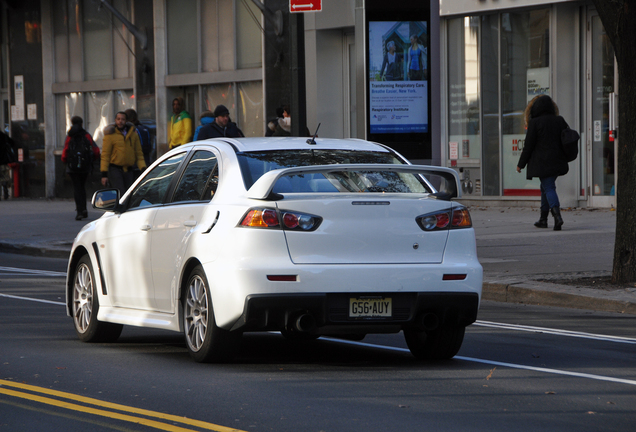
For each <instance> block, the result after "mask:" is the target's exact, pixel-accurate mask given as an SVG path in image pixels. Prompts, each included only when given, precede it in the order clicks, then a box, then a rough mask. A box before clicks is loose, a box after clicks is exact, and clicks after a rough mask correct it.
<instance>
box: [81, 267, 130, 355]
mask: <svg viewBox="0 0 636 432" xmlns="http://www.w3.org/2000/svg"><path fill="white" fill-rule="evenodd" d="M72 311H73V324H74V325H75V332H76V333H77V336H78V337H79V339H80V340H81V341H82V342H115V341H116V340H117V339H118V338H119V335H120V334H121V331H122V329H123V328H124V326H123V325H121V324H112V323H105V322H101V321H98V320H97V312H98V311H99V299H98V298H97V293H96V292H95V276H94V275H93V266H92V265H91V259H90V258H89V256H88V255H84V256H83V257H82V258H80V260H79V262H78V263H77V267H75V275H74V276H73V306H72Z"/></svg>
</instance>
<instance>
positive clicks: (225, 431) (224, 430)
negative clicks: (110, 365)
mask: <svg viewBox="0 0 636 432" xmlns="http://www.w3.org/2000/svg"><path fill="white" fill-rule="evenodd" d="M2 386H6V387H14V388H19V389H22V390H27V391H31V392H34V393H41V394H46V395H49V396H55V397H58V398H64V399H69V400H73V401H77V402H82V403H85V404H90V405H96V406H98V407H102V408H108V409H114V410H118V411H124V412H129V413H134V414H138V415H144V416H147V417H154V418H158V419H162V420H169V421H173V422H177V423H181V424H185V425H189V426H196V427H199V428H203V429H207V430H212V431H216V432H245V431H241V430H239V429H234V428H229V427H225V426H220V425H216V424H213V423H207V422H203V421H199V420H192V419H188V418H185V417H179V416H175V415H171V414H164V413H160V412H157V411H150V410H145V409H140V408H133V407H129V406H126V405H120V404H115V403H111V402H104V401H101V400H99V399H93V398H88V397H84V396H78V395H75V394H72V393H65V392H61V391H57V390H50V389H46V388H43V387H37V386H32V385H29V384H22V383H16V382H13V381H7V380H1V379H0V393H2V394H6V395H8V396H14V397H18V398H23V399H29V400H32V401H35V402H40V403H44V404H47V405H53V406H58V407H61V408H66V409H70V410H74V411H82V412H86V413H89V414H94V415H99V416H104V417H110V418H114V419H118V420H124V421H128V422H132V423H138V424H143V425H146V426H151V427H154V428H156V429H161V430H166V431H171V432H178V431H184V432H185V431H191V429H184V428H181V427H177V426H173V425H168V424H166V423H160V422H158V421H155V420H148V419H144V418H141V417H133V416H130V415H125V414H119V413H115V412H111V411H105V410H101V409H95V408H90V407H85V406H82V405H76V404H72V403H68V402H62V401H59V400H56V399H52V398H47V397H42V396H37V395H33V394H30V393H23V392H18V391H14V390H8V389H3V388H2Z"/></svg>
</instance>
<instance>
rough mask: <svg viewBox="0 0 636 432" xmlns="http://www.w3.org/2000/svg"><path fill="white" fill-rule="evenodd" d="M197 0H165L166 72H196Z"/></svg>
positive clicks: (197, 60)
mask: <svg viewBox="0 0 636 432" xmlns="http://www.w3.org/2000/svg"><path fill="white" fill-rule="evenodd" d="M197 12H198V11H197V0H167V1H166V19H167V33H168V73H169V74H184V73H196V72H198V63H199V57H198V54H197V50H198V44H197V40H198V39H199V38H198V36H197V35H198V33H197V20H198V16H199V14H198V13H197Z"/></svg>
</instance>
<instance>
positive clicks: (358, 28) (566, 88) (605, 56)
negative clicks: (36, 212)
mask: <svg viewBox="0 0 636 432" xmlns="http://www.w3.org/2000/svg"><path fill="white" fill-rule="evenodd" d="M256 1H258V0H256ZM372 3H373V4H374V5H375V6H373V7H375V9H373V11H374V13H375V14H376V15H377V14H378V9H377V8H378V6H377V4H378V3H379V2H375V1H374V0H373V1H372V0H322V11H321V12H316V13H305V14H304V15H303V18H304V19H303V24H304V32H303V35H304V42H303V47H304V54H305V55H304V65H301V66H302V68H303V71H304V81H305V89H306V103H305V106H304V109H305V112H306V124H307V127H308V129H309V130H310V131H311V132H312V133H313V132H314V131H315V130H316V128H317V127H318V125H320V129H319V136H322V137H334V138H348V137H358V138H367V137H368V132H369V114H368V113H369V97H368V95H369V93H368V89H369V81H370V80H372V78H370V77H371V76H372V74H371V73H370V65H369V63H370V61H369V52H370V51H369V40H370V38H369V34H368V33H369V26H368V21H369V17H370V16H371V12H370V11H371V7H370V5H371V4H372ZM404 3H405V4H408V5H410V6H411V7H412V8H416V9H417V8H419V7H420V6H421V8H422V9H426V10H427V11H428V13H429V14H428V15H427V18H426V19H425V20H422V21H421V22H425V23H426V24H425V27H424V28H425V29H426V31H427V44H428V83H429V93H430V94H429V98H428V100H427V101H426V103H427V104H428V105H427V110H428V112H429V116H430V117H429V118H430V130H429V132H428V135H427V138H426V139H427V140H428V141H427V143H424V145H428V146H430V151H428V152H424V153H418V152H416V151H414V152H411V150H412V149H415V148H417V146H418V145H420V144H421V143H419V142H414V143H412V145H410V146H406V147H404V148H406V149H407V156H408V157H409V158H410V159H412V160H413V161H414V162H417V163H431V164H435V165H443V166H449V167H453V168H455V169H457V171H458V172H459V174H460V177H461V179H462V189H463V193H464V201H467V202H469V203H475V204H483V205H523V206H538V204H539V183H538V180H534V181H527V180H526V179H525V175H523V174H517V173H516V171H515V167H516V162H517V160H518V157H519V154H520V152H521V150H522V148H523V140H524V138H525V124H524V117H523V111H524V109H525V107H526V105H527V103H528V101H529V100H530V99H531V98H532V97H534V96H535V95H537V94H549V95H550V96H551V97H553V99H554V100H555V101H556V103H557V104H558V107H559V111H560V114H561V115H563V117H564V118H565V119H566V121H567V122H568V123H569V125H570V126H571V127H572V128H573V129H577V130H578V131H580V133H581V143H580V144H581V148H580V153H579V158H578V159H577V160H576V161H574V162H571V163H570V172H569V173H568V174H567V175H566V176H563V177H560V178H559V180H558V182H557V186H558V191H559V196H560V198H561V201H562V206H563V207H570V206H571V207H585V206H591V207H610V206H613V205H615V198H614V193H615V187H614V185H615V181H616V178H615V173H616V169H615V165H616V163H615V162H616V161H615V154H616V152H615V146H616V145H617V141H613V140H612V138H611V137H610V131H612V130H614V129H615V128H616V125H612V124H611V122H612V121H613V120H614V118H617V116H615V115H614V114H616V113H615V109H616V108H615V101H616V98H617V93H618V91H617V89H618V83H617V78H616V67H615V59H614V54H613V51H612V47H611V44H610V43H609V40H608V38H607V36H606V35H605V34H604V30H603V26H602V24H601V22H600V19H599V17H598V15H597V14H596V12H595V10H594V8H593V6H592V4H591V2H586V1H569V0H564V1H555V0H552V1H545V0H523V1H518V0H497V1H495V0H485V1H480V0H457V1H453V2H440V1H438V0H431V1H430V2H426V3H424V2H420V1H419V0H418V1H416V0H408V1H406V2H404ZM264 5H265V7H267V8H268V9H269V12H267V13H263V12H262V11H261V10H260V8H259V7H258V5H257V4H256V3H255V1H254V0H111V1H108V2H107V1H106V0H102V1H95V0H24V1H21V2H17V1H5V2H3V3H2V17H1V18H2V19H1V25H2V32H1V33H0V37H1V38H2V39H1V44H2V56H1V58H2V64H1V70H0V94H1V95H2V98H3V104H2V106H0V115H2V116H3V118H4V120H5V125H6V129H7V131H8V132H9V133H10V134H11V136H12V137H13V138H14V140H16V141H17V142H18V144H17V145H18V146H19V147H20V148H21V149H22V151H21V154H22V158H23V165H22V167H21V171H20V172H19V173H18V175H20V182H21V184H22V186H23V187H22V188H21V191H20V192H21V193H20V195H21V196H31V197H70V196H71V194H72V188H71V185H70V180H69V179H68V178H67V177H66V175H65V173H64V167H63V165H62V163H61V161H60V155H61V152H62V148H63V144H64V139H65V136H66V131H67V130H68V129H69V127H70V118H71V117H72V116H74V115H79V116H81V117H82V118H83V119H84V127H85V128H86V129H87V130H88V131H89V132H90V133H91V134H92V135H93V137H94V139H95V141H96V142H97V143H98V145H101V140H102V137H103V132H102V131H103V128H104V126H106V125H108V124H111V123H113V121H114V117H115V113H116V112H118V111H122V110H125V109H127V108H134V109H136V110H137V112H138V114H139V118H140V119H141V121H142V123H144V124H147V125H149V126H151V128H152V130H153V131H154V132H155V136H156V153H157V154H162V153H163V152H165V151H166V150H167V142H168V137H167V130H168V122H169V117H170V114H171V102H172V100H173V99H174V98H175V97H177V96H181V97H183V98H184V100H185V105H186V106H185V108H186V110H187V111H188V112H189V113H190V115H191V116H192V118H193V121H194V124H195V125H197V124H198V122H199V117H200V114H201V113H202V112H203V111H205V110H213V109H214V107H215V106H216V105H218V104H224V105H226V106H227V107H228V108H229V110H230V114H231V117H232V119H233V120H234V121H236V122H237V123H238V125H239V127H240V128H241V129H242V130H243V132H244V133H245V134H246V135H247V136H263V135H264V134H265V128H266V124H267V120H268V119H270V118H271V117H273V116H275V112H274V111H275V107H276V106H278V105H280V103H282V102H285V101H287V102H288V101H289V100H290V98H286V95H285V93H284V92H285V89H286V88H288V87H285V84H286V83H285V81H287V80H288V79H291V78H289V75H288V74H287V75H285V74H284V73H283V74H282V75H280V74H279V75H274V76H275V78H271V77H272V75H270V74H269V72H268V70H270V69H271V68H273V67H277V66H280V65H282V66H280V67H282V68H283V69H285V68H287V69H289V66H287V65H288V63H286V62H288V57H289V51H288V50H287V49H288V47H287V45H285V43H283V42H281V41H282V40H283V39H284V38H285V37H289V32H288V30H287V29H288V28H289V27H287V24H288V21H289V16H290V14H289V10H288V9H287V8H288V2H287V1H286V0H266V1H265V2H264ZM380 7H381V6H380ZM386 7H387V8H389V9H391V8H392V7H391V5H387V6H386ZM393 9H394V8H393ZM416 9H411V12H412V11H414V10H416ZM277 10H282V11H283V12H284V13H283V14H282V15H283V23H284V25H283V30H282V31H281V32H279V33H280V34H279V33H274V32H272V31H270V30H268V29H271V26H272V25H273V20H272V16H274V17H275V15H274V13H272V12H276V11H277ZM380 12H381V11H380ZM404 15H405V16H404V17H403V18H401V17H399V20H404V21H406V22H409V21H410V20H411V19H412V18H411V17H410V15H412V14H411V13H410V12H409V13H405V14H404ZM392 16H393V17H395V14H394V15H392ZM418 22H420V21H418ZM292 46H293V45H292ZM281 47H285V49H282V48H281ZM286 50H287V51H286ZM268 77H269V78H268ZM281 81H282V83H281ZM274 89H275V90H274ZM374 137H375V136H374ZM388 143H389V144H391V142H390V140H389V141H388ZM399 150H401V148H400V149H399ZM420 154H425V156H418V155H420ZM413 155H415V156H413ZM98 180H99V173H97V172H95V173H94V175H93V178H92V182H91V183H90V184H89V189H91V188H92V189H96V188H98V187H100V186H99V182H98Z"/></svg>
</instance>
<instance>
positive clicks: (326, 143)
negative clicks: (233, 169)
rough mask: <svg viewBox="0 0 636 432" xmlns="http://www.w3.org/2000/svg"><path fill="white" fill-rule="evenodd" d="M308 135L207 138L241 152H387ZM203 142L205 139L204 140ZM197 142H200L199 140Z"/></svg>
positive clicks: (372, 145)
mask: <svg viewBox="0 0 636 432" xmlns="http://www.w3.org/2000/svg"><path fill="white" fill-rule="evenodd" d="M310 139H311V138H309V139H308V138H307V137H304V138H303V137H259V138H214V139H210V140H205V141H208V142H210V143H213V142H218V141H225V142H227V143H228V144H231V145H233V146H234V147H235V148H236V149H237V150H238V151H239V152H260V151H271V150H310V149H311V150H320V149H330V150H358V151H375V152H387V153H389V152H390V151H389V149H387V148H386V147H384V146H382V145H380V144H377V143H373V142H369V141H364V140H360V139H332V138H316V140H315V142H316V144H308V143H307V141H308V140H310ZM202 142H203V141H202ZM195 144H199V143H198V142H197V143H195Z"/></svg>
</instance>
